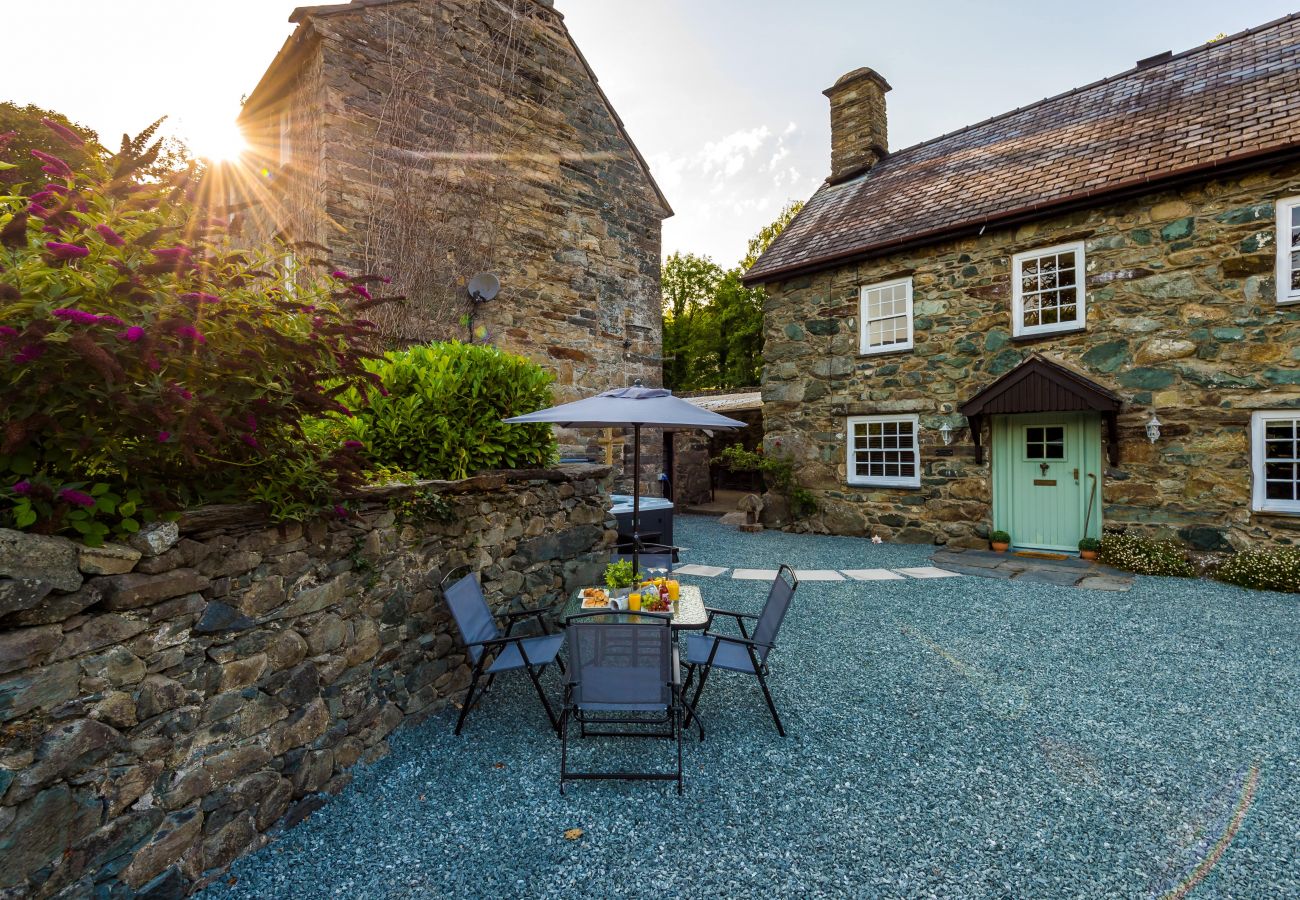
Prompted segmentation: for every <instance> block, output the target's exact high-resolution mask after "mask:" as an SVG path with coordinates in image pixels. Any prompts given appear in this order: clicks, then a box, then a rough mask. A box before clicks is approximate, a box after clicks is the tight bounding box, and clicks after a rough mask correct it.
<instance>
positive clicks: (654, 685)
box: [566, 613, 673, 711]
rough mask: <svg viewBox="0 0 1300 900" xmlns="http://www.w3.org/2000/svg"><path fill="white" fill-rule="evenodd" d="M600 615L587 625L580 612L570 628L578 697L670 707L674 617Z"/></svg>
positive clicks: (586, 701) (582, 701)
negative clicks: (672, 624) (672, 623)
mask: <svg viewBox="0 0 1300 900" xmlns="http://www.w3.org/2000/svg"><path fill="white" fill-rule="evenodd" d="M599 618H600V621H599V622H588V623H585V624H584V623H583V622H582V617H581V616H575V617H573V618H571V619H570V620H569V624H568V628H567V629H566V640H567V642H568V659H569V667H570V674H569V678H570V681H571V683H572V685H573V702H574V703H576V704H578V705H579V706H586V705H591V704H600V705H601V706H603V707H609V706H614V707H622V708H624V709H626V710H628V711H634V710H635V711H652V710H659V709H667V708H668V707H669V705H670V704H671V703H672V689H671V687H670V686H669V682H670V681H671V679H672V669H671V665H672V643H673V639H672V629H671V628H670V627H669V619H668V618H667V617H659V616H650V615H647V614H644V613H642V614H639V615H638V614H631V615H629V614H627V613H621V614H619V613H605V614H601V615H600V616H599ZM629 619H630V620H632V621H628V620H629Z"/></svg>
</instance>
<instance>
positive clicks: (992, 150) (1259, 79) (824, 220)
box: [745, 13, 1300, 285]
mask: <svg viewBox="0 0 1300 900" xmlns="http://www.w3.org/2000/svg"><path fill="white" fill-rule="evenodd" d="M1297 150H1300V13H1296V14H1293V15H1290V16H1287V17H1285V18H1282V19H1278V20H1276V21H1274V22H1270V23H1268V24H1266V25H1262V26H1260V27H1258V28H1253V29H1251V30H1249V31H1243V32H1241V33H1239V34H1236V35H1232V36H1231V37H1226V38H1221V39H1220V40H1218V41H1215V42H1213V43H1210V44H1206V45H1203V46H1200V47H1196V48H1194V49H1192V50H1188V51H1186V52H1184V53H1180V54H1177V55H1170V56H1165V55H1161V56H1157V57H1152V58H1151V59H1150V60H1145V61H1143V63H1139V64H1138V66H1136V67H1135V68H1133V69H1130V70H1129V71H1127V72H1123V73H1121V74H1119V75H1115V76H1113V77H1111V78H1106V79H1104V80H1102V81H1098V82H1095V83H1093V84H1090V85H1087V86H1085V87H1081V88H1076V89H1075V90H1072V91H1069V92H1068V93H1065V94H1060V95H1058V96H1055V97H1049V98H1047V99H1046V100H1042V101H1040V102H1038V103H1035V104H1033V105H1031V106H1026V107H1022V108H1020V109H1017V110H1013V111H1012V112H1009V113H1005V114H1003V115H1000V116H996V117H994V118H992V119H988V120H986V121H983V122H980V123H978V124H975V125H971V126H968V127H966V128H963V129H961V130H960V131H955V132H952V133H951V134H946V135H943V136H941V137H938V138H935V139H933V140H930V141H926V142H924V143H921V144H917V145H915V146H913V147H909V148H907V149H905V150H898V151H896V152H894V153H891V154H889V155H888V156H886V157H885V158H884V160H882V161H881V162H879V163H877V164H876V166H875V167H874V168H872V169H871V170H870V171H869V172H867V173H866V174H864V175H862V176H859V177H857V178H854V179H850V180H848V181H845V182H842V183H840V184H825V185H823V186H822V187H821V188H820V189H818V191H817V193H816V194H814V195H813V197H812V199H811V200H810V201H808V204H807V205H806V206H805V207H804V209H803V211H802V212H800V214H799V215H798V217H796V218H795V220H794V222H792V223H791V224H790V225H789V227H787V228H786V230H785V232H784V233H782V234H781V236H780V237H778V238H777V240H776V241H774V242H773V244H772V246H771V247H769V248H768V250H767V252H766V253H764V254H763V255H762V257H760V258H759V260H758V262H756V263H755V264H754V266H753V267H752V268H751V269H750V270H749V271H748V272H747V273H746V274H745V282H746V284H751V285H752V284H761V283H763V282H767V281H776V280H780V279H781V278H785V277H790V276H793V275H797V274H807V273H809V272H813V271H817V270H819V269H826V268H831V267H833V266H836V265H843V264H846V263H849V262H852V261H854V260H856V259H860V258H866V257H869V256H874V255H879V254H882V253H885V252H889V251H891V250H896V249H902V248H904V247H909V246H917V245H922V244H926V243H933V242H936V241H939V240H944V239H946V238H950V237H953V236H955V235H957V234H962V233H972V232H975V231H978V230H979V229H980V227H981V226H992V225H995V224H997V225H1002V224H1011V223H1013V222H1019V221H1025V220H1028V219H1032V218H1040V217H1042V216H1045V215H1048V214H1050V213H1052V212H1055V211H1060V210H1061V209H1062V208H1068V207H1073V206H1080V205H1094V204H1095V203H1097V202H1101V200H1102V198H1103V197H1108V196H1112V195H1119V194H1125V193H1134V192H1137V191H1143V192H1145V191H1150V190H1154V189H1156V188H1157V187H1158V186H1159V185H1160V184H1162V183H1168V182H1170V181H1172V180H1174V179H1176V178H1187V177H1191V176H1192V175H1194V174H1197V173H1204V172H1208V171H1209V170H1211V169H1215V168H1221V167H1224V166H1234V165H1242V164H1245V163H1246V162H1247V161H1251V162H1254V163H1263V162H1264V159H1265V158H1266V157H1271V156H1274V155H1283V154H1286V153H1290V152H1294V151H1297Z"/></svg>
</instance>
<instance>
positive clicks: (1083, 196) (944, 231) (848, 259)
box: [741, 140, 1300, 287]
mask: <svg viewBox="0 0 1300 900" xmlns="http://www.w3.org/2000/svg"><path fill="white" fill-rule="evenodd" d="M1293 157H1300V140H1296V141H1293V142H1291V143H1289V144H1284V145H1281V146H1273V147H1267V148H1263V149H1260V150H1253V151H1250V152H1248V153H1239V154H1228V155H1227V156H1223V157H1220V158H1219V159H1217V160H1211V161H1210V162H1207V163H1199V164H1197V165H1195V166H1188V167H1186V168H1184V169H1174V170H1171V171H1169V172H1168V173H1166V174H1164V175H1162V176H1161V177H1159V178H1151V177H1143V178H1136V179H1133V180H1131V181H1123V182H1115V183H1114V184H1109V185H1104V186H1102V187H1099V188H1094V189H1092V190H1089V191H1083V192H1081V193H1077V194H1071V195H1069V196H1067V197H1061V198H1059V199H1056V200H1052V201H1049V202H1046V203H1034V204H1030V205H1029V206H1023V207H1019V208H1018V209H1013V210H1008V211H1006V212H1004V213H999V214H998V215H996V216H989V217H986V218H983V219H971V220H968V221H963V222H957V223H954V224H951V225H945V226H943V227H941V228H936V229H934V230H933V231H928V232H922V233H921V234H916V235H910V236H908V237H904V238H899V239H897V240H892V241H883V242H880V243H877V244H871V245H867V246H863V247H855V248H853V249H852V250H845V251H841V252H839V253H834V254H828V255H827V256H824V257H821V258H819V259H813V260H809V261H806V262H800V263H797V264H795V265H790V266H784V267H781V268H777V269H773V270H771V271H767V272H765V271H759V272H757V273H754V270H753V269H751V270H750V271H749V272H746V273H745V275H744V276H742V278H741V283H742V284H744V285H745V287H757V286H759V285H764V284H772V283H773V282H777V281H788V280H789V279H791V278H800V277H802V276H805V275H813V274H816V273H818V272H824V271H826V270H827V269H837V268H841V267H843V266H847V265H852V264H853V263H857V262H863V261H865V260H868V259H872V258H874V257H878V256H884V255H885V254H887V253H896V252H898V251H901V250H910V249H914V248H917V247H924V246H928V245H930V244H937V243H940V242H942V241H945V240H950V239H952V238H955V237H961V236H963V235H966V234H970V233H971V232H980V233H982V232H983V231H984V230H985V229H987V228H1002V227H1006V226H1008V225H1016V224H1021V223H1024V222H1027V221H1031V220H1035V219H1042V218H1045V217H1047V216H1050V215H1055V214H1058V213H1061V212H1065V211H1068V210H1070V209H1073V208H1077V207H1080V206H1093V205H1096V204H1098V203H1100V202H1102V201H1109V200H1117V199H1121V198H1123V197H1127V196H1134V195H1138V194H1146V193H1151V192H1152V191H1157V190H1163V189H1165V188H1168V187H1172V186H1174V185H1176V184H1179V183H1182V182H1186V181H1193V180H1197V179H1201V178H1204V177H1206V176H1208V175H1210V174H1212V173H1213V174H1224V173H1229V172H1233V171H1237V170H1240V169H1243V168H1255V167H1258V166H1262V165H1267V164H1268V163H1270V162H1274V161H1282V160H1286V159H1290V158H1293ZM759 261H760V262H762V260H761V259H760V260H759ZM756 268H757V267H756Z"/></svg>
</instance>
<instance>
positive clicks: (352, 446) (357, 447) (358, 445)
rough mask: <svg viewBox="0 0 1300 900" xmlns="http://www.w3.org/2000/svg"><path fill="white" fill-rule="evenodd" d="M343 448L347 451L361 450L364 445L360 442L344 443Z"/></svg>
mask: <svg viewBox="0 0 1300 900" xmlns="http://www.w3.org/2000/svg"><path fill="white" fill-rule="evenodd" d="M343 446H344V447H345V448H347V449H348V450H362V449H364V448H365V446H366V445H365V444H363V443H361V442H360V441H344V442H343Z"/></svg>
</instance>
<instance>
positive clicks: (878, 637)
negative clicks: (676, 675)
mask: <svg viewBox="0 0 1300 900" xmlns="http://www.w3.org/2000/svg"><path fill="white" fill-rule="evenodd" d="M677 540H678V543H680V544H682V545H683V546H687V547H689V548H691V549H690V551H689V552H688V553H686V554H684V560H685V561H689V562H698V563H705V564H713V565H718V566H728V567H755V568H773V567H775V565H776V564H777V563H779V562H789V563H791V564H793V565H795V566H796V567H799V568H815V567H824V568H877V567H885V568H896V567H907V566H923V565H926V561H927V558H928V555H929V550H930V549H931V548H925V547H914V546H900V545H889V544H885V545H872V544H870V543H869V542H867V541H863V540H857V539H849V538H828V537H813V536H797V535H787V534H781V533H776V532H768V533H764V534H760V535H740V534H737V533H736V532H735V531H734V530H732V529H729V528H723V527H722V526H719V525H717V524H716V522H715V521H713V520H708V519H701V518H697V517H684V518H683V519H679V524H678V533H677ZM691 580H692V581H693V582H694V583H698V584H700V585H701V586H702V588H703V589H704V592H705V600H706V602H707V603H709V604H710V605H718V606H724V607H734V608H748V609H757V607H758V606H759V605H760V604H761V601H762V598H763V595H764V593H765V589H764V587H763V585H761V584H758V583H756V582H753V581H733V580H731V579H730V578H727V577H725V576H724V577H718V578H696V579H691ZM1298 649H1300V601H1298V600H1297V598H1296V597H1293V596H1286V595H1279V594H1267V593H1257V592H1250V591H1245V590H1240V589H1237V588H1232V587H1228V586H1225V585H1220V584H1215V583H1212V582H1199V581H1187V580H1181V579H1165V578H1146V577H1142V578H1139V579H1138V580H1137V583H1136V584H1135V585H1134V588H1133V590H1132V591H1131V592H1129V593H1127V594H1115V593H1103V592H1097V591H1087V590H1076V589H1070V588H1056V587H1051V586H1045V585H1016V584H1012V583H1008V582H1005V581H992V580H984V579H977V578H971V577H961V578H945V579H932V580H911V579H909V580H906V581H886V582H851V581H850V582H806V583H804V584H803V585H802V586H801V587H800V588H799V591H798V594H797V595H796V597H795V600H794V604H793V606H792V609H791V612H790V615H789V618H788V619H787V620H786V624H785V627H784V630H783V631H782V633H781V640H780V642H779V645H778V649H777V650H776V651H774V654H773V656H772V664H773V670H774V671H773V676H772V679H771V682H772V689H773V693H774V695H775V697H776V701H777V704H778V706H779V707H780V709H781V712H782V716H783V718H784V720H785V725H786V730H787V732H788V733H789V737H787V738H785V739H782V738H780V737H778V736H777V734H776V731H775V730H774V728H773V727H772V724H771V720H770V719H769V718H768V715H767V711H766V709H765V708H764V706H763V702H762V697H761V695H760V694H759V692H758V687H757V684H756V683H754V681H753V679H750V678H743V677H741V676H730V677H728V676H726V675H724V674H719V675H715V677H714V679H713V680H711V681H710V684H709V689H708V692H707V693H706V694H705V696H704V699H703V701H702V703H701V713H702V715H703V716H704V717H705V722H706V724H707V725H708V726H709V727H710V732H709V736H708V740H707V741H706V742H705V743H703V744H700V743H697V742H694V741H692V742H690V743H688V744H687V747H686V763H687V782H686V794H685V796H684V797H681V798H679V797H677V796H676V795H675V794H674V793H673V789H672V787H671V786H670V785H666V784H654V783H621V782H605V783H600V782H594V783H577V784H574V785H573V786H571V788H570V789H569V793H568V795H567V796H566V797H561V796H560V793H559V790H558V786H557V779H558V766H559V745H558V742H557V741H556V740H555V738H554V737H553V736H551V734H550V733H549V732H548V730H547V726H546V722H545V718H544V716H543V714H542V712H541V710H540V708H539V706H538V705H537V701H536V697H535V696H533V695H532V688H531V686H530V685H529V684H528V682H527V679H525V678H522V677H515V678H506V679H502V680H499V681H498V687H497V688H494V694H496V696H495V697H494V698H492V699H491V701H490V702H489V703H488V705H487V706H485V708H483V709H481V710H478V711H476V713H475V714H474V715H473V716H471V717H470V720H469V724H468V726H467V728H466V732H465V735H464V736H463V737H461V738H456V737H453V736H452V733H451V724H450V720H449V718H448V715H447V714H443V715H438V716H435V717H433V718H432V719H430V720H429V721H427V722H426V723H424V724H422V725H419V726H416V727H409V728H405V729H400V730H399V732H398V733H397V734H396V735H394V737H393V739H392V744H393V752H392V754H391V755H390V756H389V757H387V758H386V759H383V760H381V761H379V762H378V763H376V764H374V765H372V766H370V767H368V768H364V769H358V770H357V777H356V780H355V781H354V782H353V784H352V785H351V786H350V787H349V788H348V789H347V790H346V791H344V793H343V794H341V795H340V796H339V797H337V798H336V799H334V800H333V801H332V802H331V803H329V804H328V805H327V806H326V807H325V808H324V809H322V810H320V811H319V812H317V813H315V814H314V815H313V816H312V817H311V818H310V819H309V820H307V821H306V822H305V823H303V824H302V825H299V826H298V827H297V828H296V829H294V830H292V831H290V832H288V833H287V834H286V835H285V836H284V837H283V838H282V839H281V840H279V841H278V842H276V843H274V844H272V845H270V846H268V847H267V848H265V849H264V850H262V851H261V852H259V853H257V854H254V855H253V856H251V857H248V858H246V859H244V860H242V861H240V862H239V863H237V864H236V865H235V866H234V867H233V869H232V871H231V873H230V874H231V876H233V877H235V879H236V881H235V884H234V886H230V885H228V884H226V883H224V882H223V883H219V884H217V885H215V886H214V887H212V888H210V889H209V891H208V893H207V896H210V897H214V898H215V897H250V898H251V897H258V898H261V897H289V896H292V897H295V898H304V897H433V896H444V897H485V896H520V897H601V898H604V897H664V896H682V897H759V896H762V897H777V896H800V897H820V896H826V897H930V896H934V897H1035V898H1042V897H1066V896H1068V897H1114V896H1124V897H1148V896H1149V897H1163V896H1172V897H1180V896H1184V895H1186V896H1191V897H1196V898H1199V897H1246V896H1255V897H1261V896H1275V897H1277V896H1300V652H1298ZM547 679H548V681H549V684H550V686H551V687H552V688H554V689H556V690H557V692H558V682H557V681H555V680H554V675H553V674H552V673H548V674H547ZM581 743H583V744H584V745H585V746H583V747H582V748H581V750H582V751H583V752H584V753H589V754H593V755H596V754H602V755H604V756H605V758H606V759H609V758H611V757H617V756H618V755H619V754H633V753H634V754H637V755H638V757H639V758H640V759H639V761H641V762H654V761H655V760H654V758H655V757H660V758H662V760H663V762H664V763H665V764H668V763H669V761H670V755H671V752H672V749H671V744H670V742H668V741H648V740H642V741H634V742H631V741H626V740H625V741H623V742H618V741H605V742H597V741H595V740H591V741H587V742H581ZM571 828H580V829H582V831H583V835H582V837H581V838H579V839H577V840H566V839H565V837H564V832H565V830H566V829H571Z"/></svg>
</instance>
